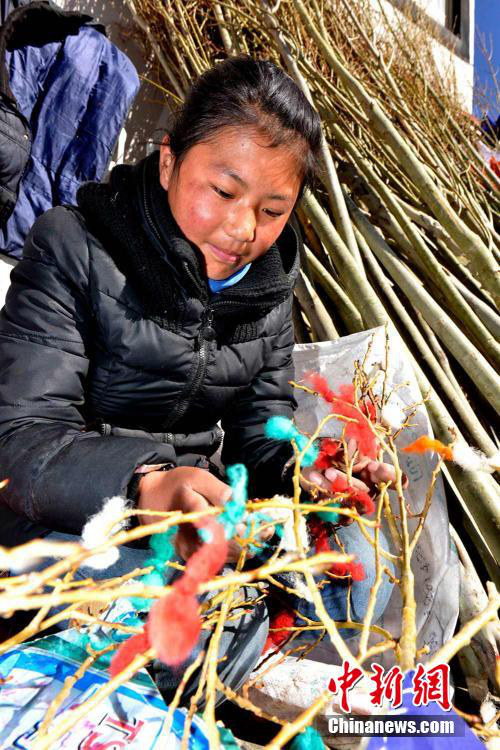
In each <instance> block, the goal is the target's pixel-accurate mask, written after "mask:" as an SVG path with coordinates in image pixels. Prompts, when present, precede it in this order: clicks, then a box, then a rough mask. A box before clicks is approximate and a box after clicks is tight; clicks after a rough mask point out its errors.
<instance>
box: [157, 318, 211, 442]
mask: <svg viewBox="0 0 500 750" xmlns="http://www.w3.org/2000/svg"><path fill="white" fill-rule="evenodd" d="M213 317H214V313H213V310H212V308H211V307H207V308H206V310H205V315H204V321H203V324H202V327H201V328H200V330H199V332H198V339H197V344H198V349H197V356H198V361H197V363H196V370H195V373H194V376H193V378H192V380H191V382H190V383H188V384H187V385H186V386H185V388H184V394H183V396H182V398H181V399H180V401H178V402H177V405H176V407H175V409H174V411H173V413H172V416H171V418H170V420H169V423H168V426H169V429H172V426H173V425H174V424H175V423H176V422H178V421H179V419H180V418H181V417H183V416H184V414H185V413H186V411H187V410H188V408H189V407H190V406H191V404H192V402H193V400H194V397H195V396H196V394H197V392H198V390H199V389H200V386H201V384H202V382H203V378H204V377H205V372H206V369H207V364H208V350H209V346H210V341H208V340H207V339H206V338H205V333H206V331H207V329H208V328H211V326H212V322H213Z"/></svg>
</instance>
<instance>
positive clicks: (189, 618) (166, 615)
mask: <svg viewBox="0 0 500 750" xmlns="http://www.w3.org/2000/svg"><path fill="white" fill-rule="evenodd" d="M177 583H180V581H178V582H177ZM148 623H149V632H150V634H151V635H150V638H151V645H152V646H153V647H154V648H155V650H156V653H157V655H158V658H159V659H160V660H161V661H162V662H164V663H165V664H169V665H170V666H178V665H179V664H182V663H183V662H184V661H186V659H187V658H188V657H189V655H190V653H191V651H192V650H193V648H194V646H195V645H196V642H197V641H198V638H199V636H200V633H201V620H200V616H199V605H198V600H197V599H196V596H195V595H194V594H192V593H191V594H190V593H187V592H186V591H182V590H181V588H180V587H176V585H175V584H174V586H173V589H172V591H170V592H169V593H168V594H167V596H164V597H162V598H161V599H158V601H157V602H155V603H154V604H153V606H152V607H151V611H150V613H149V618H148Z"/></svg>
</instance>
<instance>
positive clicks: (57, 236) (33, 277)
mask: <svg viewBox="0 0 500 750" xmlns="http://www.w3.org/2000/svg"><path fill="white" fill-rule="evenodd" d="M88 264H89V252H88V247H87V234H86V231H85V228H84V227H83V226H82V224H81V222H80V220H79V219H78V218H77V216H76V215H75V214H74V212H73V211H71V210H70V209H67V208H63V207H58V208H55V209H52V210H51V211H48V212H47V213H46V214H44V215H43V216H41V217H40V219H38V220H37V222H36V223H35V225H34V227H33V229H32V231H31V233H30V235H29V236H28V239H27V241H26V245H25V249H24V257H23V260H21V262H20V263H19V264H18V265H17V267H16V268H15V269H14V271H13V273H12V277H11V278H12V283H11V287H10V289H9V292H8V295H7V300H6V305H5V307H4V309H3V310H2V312H1V314H0V363H1V365H0V474H1V478H2V479H3V478H5V477H8V478H9V480H10V481H9V484H8V486H7V488H6V489H5V490H3V492H2V497H1V499H2V501H3V502H5V503H7V505H8V506H10V508H11V509H12V510H14V511H15V512H16V513H18V514H20V515H24V516H27V517H28V518H29V519H31V520H32V521H38V522H42V523H43V524H45V525H47V526H48V527H50V528H58V529H67V530H69V531H72V532H74V533H79V531H80V530H81V527H82V525H83V524H84V523H85V521H86V519H87V518H88V516H90V515H91V514H93V513H95V512H96V511H97V510H98V509H100V507H101V506H102V501H103V499H104V498H106V497H110V496H113V495H117V494H124V493H125V491H126V487H127V485H128V483H129V481H130V479H131V476H132V474H133V472H134V470H135V468H136V467H137V466H138V465H139V464H141V463H156V462H158V461H175V453H174V450H173V448H172V447H171V446H168V445H164V444H162V443H156V442H152V441H150V440H147V439H143V438H129V437H102V436H101V435H99V434H98V433H96V432H84V431H83V430H84V426H85V422H84V418H83V405H84V400H85V387H86V386H85V384H86V376H87V372H88V368H89V359H88V355H89V352H90V350H91V347H92V331H93V317H92V309H91V303H90V292H89V288H88V287H89V269H88Z"/></svg>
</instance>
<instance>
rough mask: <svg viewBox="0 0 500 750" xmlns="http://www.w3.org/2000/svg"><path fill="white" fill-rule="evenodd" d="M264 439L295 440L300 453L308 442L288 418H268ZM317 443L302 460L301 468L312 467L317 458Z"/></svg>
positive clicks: (313, 444) (312, 445) (314, 443)
mask: <svg viewBox="0 0 500 750" xmlns="http://www.w3.org/2000/svg"><path fill="white" fill-rule="evenodd" d="M264 432H265V435H266V437H268V438H272V439H273V440H288V441H291V440H295V442H296V444H297V448H298V449H299V451H300V452H302V451H303V450H304V448H305V447H306V445H307V444H308V442H309V438H308V437H307V436H306V435H302V433H300V432H299V431H298V429H297V427H296V426H295V425H294V423H293V422H292V420H291V419H288V417H269V419H268V420H267V422H266V425H265V427H264ZM318 451H319V448H318V445H317V441H315V442H313V443H312V444H311V445H310V447H309V448H308V450H307V451H306V452H305V454H304V457H303V458H302V466H312V465H313V464H314V462H315V461H316V459H317V458H318Z"/></svg>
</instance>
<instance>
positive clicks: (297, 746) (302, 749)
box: [289, 727, 326, 750]
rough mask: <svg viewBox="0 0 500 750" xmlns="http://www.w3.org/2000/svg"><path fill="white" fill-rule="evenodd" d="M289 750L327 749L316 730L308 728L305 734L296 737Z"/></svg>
mask: <svg viewBox="0 0 500 750" xmlns="http://www.w3.org/2000/svg"><path fill="white" fill-rule="evenodd" d="M289 750H326V748H325V743H324V742H323V740H322V739H321V736H320V735H319V734H318V732H317V731H316V729H314V727H306V729H304V731H303V732H301V733H300V734H297V735H295V737H294V738H293V740H292V741H291V743H290V745H289Z"/></svg>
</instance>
